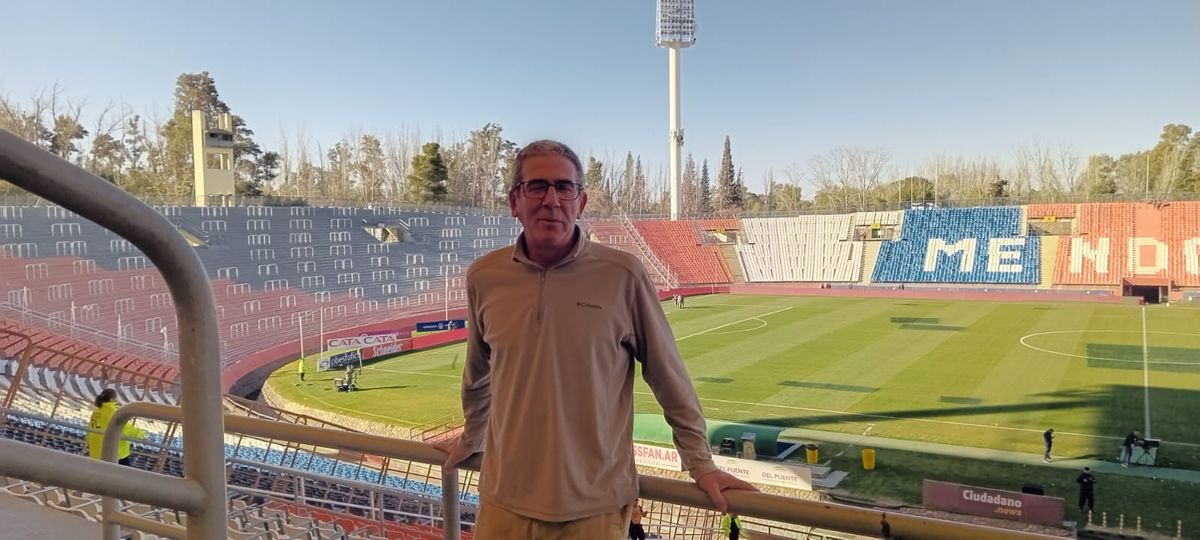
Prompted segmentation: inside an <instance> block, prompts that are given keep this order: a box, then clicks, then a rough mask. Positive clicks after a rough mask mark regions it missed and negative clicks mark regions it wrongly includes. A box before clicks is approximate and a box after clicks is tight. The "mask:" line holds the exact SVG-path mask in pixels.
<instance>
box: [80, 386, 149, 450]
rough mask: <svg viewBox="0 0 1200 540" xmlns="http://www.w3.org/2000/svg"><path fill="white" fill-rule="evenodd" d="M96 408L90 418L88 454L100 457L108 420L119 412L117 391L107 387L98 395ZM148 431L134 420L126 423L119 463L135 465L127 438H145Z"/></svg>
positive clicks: (118, 448) (122, 433)
mask: <svg viewBox="0 0 1200 540" xmlns="http://www.w3.org/2000/svg"><path fill="white" fill-rule="evenodd" d="M94 404H95V405H96V410H94V411H92V417H91V419H89V420H88V428H89V429H88V434H87V443H88V456H89V457H91V458H92V459H100V455H101V448H103V446H102V445H103V442H104V430H105V429H106V428H108V422H109V420H111V419H112V416H113V414H114V413H116V412H117V407H120V405H118V404H117V391H116V390H113V389H112V388H105V389H104V390H103V391H102V392H100V394H99V395H97V396H96V400H95V402H94ZM144 438H146V432H145V431H143V430H141V429H139V428H138V427H137V426H135V425H133V422H132V421H131V422H128V423H126V424H125V427H124V429H122V430H121V442H120V443H118V445H117V463H120V464H121V465H126V466H130V467H132V466H133V462H132V460H131V459H130V457H129V454H130V449H129V447H130V443H129V441H128V440H127V439H144Z"/></svg>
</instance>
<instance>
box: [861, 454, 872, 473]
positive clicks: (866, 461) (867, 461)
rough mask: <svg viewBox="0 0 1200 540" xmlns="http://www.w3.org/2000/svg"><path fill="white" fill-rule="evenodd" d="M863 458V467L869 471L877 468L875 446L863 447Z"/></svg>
mask: <svg viewBox="0 0 1200 540" xmlns="http://www.w3.org/2000/svg"><path fill="white" fill-rule="evenodd" d="M862 458H863V469H866V470H868V471H869V470H871V469H874V468H875V449H874V448H863V449H862Z"/></svg>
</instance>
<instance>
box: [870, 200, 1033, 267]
mask: <svg viewBox="0 0 1200 540" xmlns="http://www.w3.org/2000/svg"><path fill="white" fill-rule="evenodd" d="M1039 269H1040V261H1039V239H1038V238H1037V237H1027V236H1021V209H1020V208H1017V207H984V208H928V209H910V210H906V211H905V213H904V230H903V231H902V233H901V235H900V238H899V239H898V240H893V241H888V242H884V243H883V245H882V246H880V251H879V258H878V259H877V261H876V265H875V270H874V273H873V275H872V281H875V282H892V283H994V284H1034V283H1037V282H1038V280H1039Z"/></svg>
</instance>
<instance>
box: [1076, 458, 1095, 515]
mask: <svg viewBox="0 0 1200 540" xmlns="http://www.w3.org/2000/svg"><path fill="white" fill-rule="evenodd" d="M1075 482H1076V483H1077V484H1079V511H1080V512H1082V511H1083V507H1084V506H1085V505H1086V506H1087V511H1088V512H1091V511H1092V507H1093V506H1095V503H1096V476H1095V475H1093V474H1092V469H1090V468H1088V467H1084V468H1083V472H1082V473H1080V474H1079V478H1076V479H1075Z"/></svg>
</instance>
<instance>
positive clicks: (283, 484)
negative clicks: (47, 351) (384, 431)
mask: <svg viewBox="0 0 1200 540" xmlns="http://www.w3.org/2000/svg"><path fill="white" fill-rule="evenodd" d="M7 335H8V336H9V337H10V338H11V337H15V336H13V333H12V332H11V331H10V332H8V333H7ZM24 342H26V343H31V340H29V339H28V338H25V339H24ZM27 346H28V347H30V348H33V347H36V346H35V345H32V344H29V345H27ZM59 354H64V353H59ZM64 355H65V354H64ZM6 356H7V355H6ZM67 356H69V355H67ZM72 360H73V363H75V364H84V365H90V366H91V367H92V368H97V369H100V370H101V371H111V370H112V369H113V368H111V367H110V366H106V365H102V364H98V363H97V362H96V361H94V360H91V359H88V358H82V357H74V358H73V359H72ZM15 364H19V362H18V361H17V360H13V359H11V358H6V359H4V360H0V392H3V395H4V396H5V400H4V406H3V407H0V437H4V438H8V439H13V440H17V441H21V442H26V443H30V444H37V445H41V446H46V447H49V448H53V449H56V450H60V451H63V452H68V453H72V454H81V453H86V444H85V442H84V436H85V435H86V433H87V421H88V418H89V417H90V414H91V410H90V404H89V402H90V401H91V399H92V397H93V396H94V393H93V391H95V390H96V389H99V388H103V387H106V385H108V384H109V383H111V382H112V381H111V380H107V381H106V380H100V379H96V378H95V377H93V376H91V375H87V373H91V372H94V371H96V369H76V370H73V371H63V370H59V369H56V368H54V367H49V366H46V365H37V366H32V367H30V366H28V365H27V366H26V367H25V368H24V369H18V368H17V367H14V365H15ZM149 384H153V385H155V386H153V387H151V386H149ZM173 385H174V383H173V382H171V381H167V380H162V379H158V380H154V379H152V378H149V377H141V378H139V379H137V380H136V381H135V382H128V383H124V384H120V385H118V386H115V388H117V389H118V394H119V395H120V396H121V400H122V401H125V400H132V399H143V400H146V401H159V400H162V401H160V402H167V403H171V402H173V401H174V397H173V396H174V393H173V392H171V391H170V389H171V388H172V387H173ZM148 388H154V390H155V391H153V392H151V391H149V390H148ZM225 403H226V407H225V408H226V411H227V412H231V413H235V414H247V415H253V416H258V417H266V418H270V419H273V420H277V421H291V422H295V423H304V424H308V425H318V426H321V427H326V428H334V429H345V428H341V427H340V426H336V425H334V424H330V423H328V422H324V421H321V420H318V419H315V418H311V417H301V416H300V415H295V414H293V413H288V412H286V411H280V410H274V409H272V408H270V407H267V406H265V405H262V404H259V403H254V402H247V401H245V400H240V399H239V398H234V397H227V398H226V402H225ZM139 426H140V427H142V428H143V429H145V430H146V431H147V433H148V435H147V438H146V440H143V441H140V442H137V443H135V444H134V445H133V454H132V455H131V457H133V465H134V466H135V467H138V468H142V469H146V470H150V471H155V472H160V473H163V474H169V475H173V476H182V475H183V466H182V460H181V457H180V451H181V448H180V446H179V442H180V441H179V438H178V433H179V428H178V425H176V424H173V423H167V422H158V421H150V420H143V421H140V422H139ZM319 450H320V449H317V448H311V447H301V446H298V445H293V444H288V443H280V442H276V441H270V440H264V439H258V438H254V437H246V436H233V435H227V436H226V441H225V454H226V463H227V468H228V470H229V471H228V474H229V478H228V483H229V486H230V493H231V505H233V506H232V507H231V509H233V510H238V511H240V514H239V513H238V512H231V515H230V532H229V537H230V538H347V539H349V538H382V537H388V538H405V539H414V540H418V539H419V540H427V539H434V538H441V537H442V533H441V531H440V530H439V528H438V527H436V526H434V524H435V523H436V522H437V521H438V520H439V519H440V517H439V516H440V511H441V510H440V507H441V499H440V496H441V486H440V484H438V480H437V478H436V477H434V476H433V475H432V474H431V473H430V471H429V470H428V469H429V468H428V467H425V468H424V472H423V473H420V474H418V472H419V471H418V469H415V468H413V467H412V466H411V464H400V463H387V464H384V463H372V462H371V461H369V460H367V459H365V458H364V457H362V456H360V458H359V459H358V460H355V461H347V460H346V459H345V458H344V457H339V456H330V455H324V454H322V453H320V451H319ZM0 491H7V492H9V493H10V494H11V493H14V492H15V493H16V494H17V495H18V496H23V498H29V499H30V500H34V501H35V502H38V503H39V504H44V505H47V506H51V507H55V508H59V509H63V510H64V511H68V512H70V513H73V514H76V515H79V516H82V517H85V518H86V519H89V520H91V521H98V520H99V518H98V512H99V505H98V499H97V498H96V497H95V496H90V495H86V494H74V493H71V492H69V491H67V490H61V489H56V488H53V487H48V486H35V485H33V484H30V483H28V482H21V481H4V480H2V479H0ZM72 497H74V498H75V499H76V500H72V499H71V498H72ZM461 499H462V502H463V503H464V504H467V505H468V506H469V507H477V505H478V499H477V496H476V495H474V494H473V493H468V492H464V493H463V495H462V497H461ZM239 501H240V502H239ZM247 504H250V505H253V507H254V510H253V513H255V515H257V516H258V518H266V519H251V518H250V515H249V513H247V512H248V511H247ZM122 506H123V507H124V508H125V510H126V511H128V512H132V513H135V514H137V515H141V516H152V517H154V518H155V519H158V520H160V521H161V520H168V521H169V520H174V522H176V523H178V524H185V521H184V518H185V516H184V515H182V514H180V513H177V512H174V511H167V510H162V509H155V508H151V507H147V506H145V505H133V504H130V503H127V502H126V503H122ZM280 507H283V508H285V510H290V512H287V511H284V512H283V513H282V514H281V513H280V512H279V511H278V510H271V508H280ZM259 508H261V509H259ZM299 515H307V516H326V517H327V519H319V518H318V519H313V518H311V517H310V518H299V517H297V516H299ZM268 522H269V523H268ZM422 523H423V524H422ZM376 534H378V535H379V536H375V535H376Z"/></svg>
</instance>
